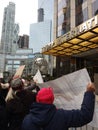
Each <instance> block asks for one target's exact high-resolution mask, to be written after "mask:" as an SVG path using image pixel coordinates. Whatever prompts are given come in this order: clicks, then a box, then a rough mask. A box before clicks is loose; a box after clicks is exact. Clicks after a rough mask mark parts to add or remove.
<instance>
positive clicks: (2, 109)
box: [0, 95, 8, 130]
mask: <svg viewBox="0 0 98 130" xmlns="http://www.w3.org/2000/svg"><path fill="white" fill-rule="evenodd" d="M5 104H6V102H5V99H4V97H2V95H0V130H8V122H7V113H6V105H5Z"/></svg>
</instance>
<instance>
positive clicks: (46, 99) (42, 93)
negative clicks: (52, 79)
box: [36, 87, 54, 104]
mask: <svg viewBox="0 0 98 130" xmlns="http://www.w3.org/2000/svg"><path fill="white" fill-rule="evenodd" d="M53 101H54V94H53V89H52V88H51V87H48V88H41V89H40V90H39V91H38V93H37V96H36V102H39V103H44V104H53Z"/></svg>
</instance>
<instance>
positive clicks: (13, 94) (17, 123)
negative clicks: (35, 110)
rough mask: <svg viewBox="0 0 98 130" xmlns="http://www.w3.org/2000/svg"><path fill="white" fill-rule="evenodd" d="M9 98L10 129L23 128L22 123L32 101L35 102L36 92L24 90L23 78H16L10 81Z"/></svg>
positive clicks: (19, 129)
mask: <svg viewBox="0 0 98 130" xmlns="http://www.w3.org/2000/svg"><path fill="white" fill-rule="evenodd" d="M10 90H11V91H10V93H9V98H7V100H6V109H7V115H8V126H9V130H21V123H22V120H23V118H24V116H25V115H26V114H28V112H29V108H30V105H31V103H32V102H35V99H36V93H34V92H31V91H27V90H24V84H23V81H22V79H21V78H15V79H13V80H12V81H11V83H10Z"/></svg>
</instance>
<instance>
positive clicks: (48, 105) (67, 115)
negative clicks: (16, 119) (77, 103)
mask: <svg viewBox="0 0 98 130" xmlns="http://www.w3.org/2000/svg"><path fill="white" fill-rule="evenodd" d="M94 92H95V86H94V84H93V83H89V84H88V85H87V90H86V92H85V93H84V99H83V102H82V105H81V109H76V110H74V109H73V110H64V109H58V108H56V106H55V105H54V104H53V101H54V94H53V90H52V88H42V89H40V91H39V92H38V94H37V96H36V101H37V102H35V103H33V104H32V106H31V109H30V112H29V114H28V115H27V116H26V117H25V118H24V121H23V124H22V130H39V129H42V130H68V128H70V127H81V126H83V125H85V124H87V123H89V122H91V121H92V119H93V113H94V106H95V94H94Z"/></svg>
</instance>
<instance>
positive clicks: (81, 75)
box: [39, 68, 98, 128]
mask: <svg viewBox="0 0 98 130" xmlns="http://www.w3.org/2000/svg"><path fill="white" fill-rule="evenodd" d="M89 82H91V79H90V77H89V74H88V72H87V70H86V69H85V68H84V69H81V70H78V71H75V72H73V73H70V74H67V75H64V76H62V77H60V78H57V79H55V80H52V81H48V82H45V83H43V84H39V86H40V88H41V87H49V86H50V87H52V88H53V91H54V96H55V100H54V104H55V105H56V106H57V108H64V109H68V110H71V109H80V107H81V103H82V100H83V97H84V92H85V91H86V86H87V84H88V83H89ZM89 125H90V126H92V127H96V128H98V103H97V102H96V105H95V113H94V118H93V121H92V122H91V123H90V124H89Z"/></svg>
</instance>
